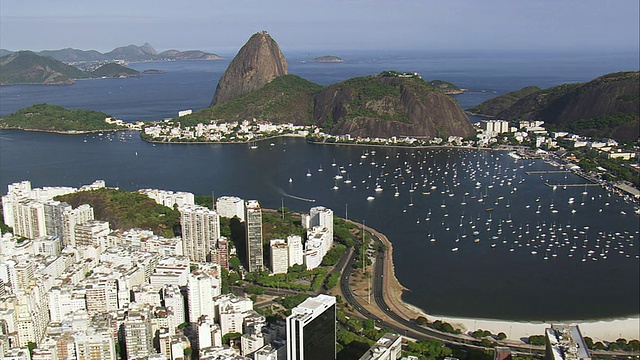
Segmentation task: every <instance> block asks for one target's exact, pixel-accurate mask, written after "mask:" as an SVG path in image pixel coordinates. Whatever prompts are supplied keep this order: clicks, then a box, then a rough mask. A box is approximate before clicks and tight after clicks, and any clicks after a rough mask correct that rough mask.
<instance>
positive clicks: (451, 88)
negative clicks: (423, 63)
mask: <svg viewBox="0 0 640 360" xmlns="http://www.w3.org/2000/svg"><path fill="white" fill-rule="evenodd" d="M429 84H430V85H431V86H433V87H434V88H436V89H438V90H440V91H441V92H442V93H443V94H447V95H455V94H461V93H462V92H464V91H466V90H463V89H461V88H460V87H459V86H457V85H455V84H453V83H450V82H448V81H444V80H431V81H429Z"/></svg>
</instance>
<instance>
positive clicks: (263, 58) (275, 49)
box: [211, 31, 288, 106]
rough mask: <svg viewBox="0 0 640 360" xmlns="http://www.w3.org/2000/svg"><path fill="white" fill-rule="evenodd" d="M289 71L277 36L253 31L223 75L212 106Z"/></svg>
mask: <svg viewBox="0 0 640 360" xmlns="http://www.w3.org/2000/svg"><path fill="white" fill-rule="evenodd" d="M287 74H288V65H287V60H286V59H285V58H284V55H283V54H282V52H281V51H280V47H279V46H278V44H277V43H276V42H275V40H273V39H272V38H271V36H269V34H267V32H266V31H262V32H259V33H256V34H253V36H251V38H250V39H249V41H247V43H246V44H244V46H243V47H242V48H241V49H240V51H239V52H238V54H237V55H236V57H235V58H233V60H232V61H231V63H230V64H229V67H228V68H227V70H226V71H225V72H224V74H223V75H222V78H220V81H219V82H218V86H217V87H216V93H215V95H214V96H213V101H212V102H211V106H214V105H218V104H221V103H223V102H225V101H227V100H231V99H233V98H235V97H237V96H239V95H242V94H246V93H249V92H251V91H255V90H257V89H259V88H261V87H262V86H264V85H265V84H267V83H269V82H270V81H271V80H273V79H275V78H277V77H280V76H283V75H287Z"/></svg>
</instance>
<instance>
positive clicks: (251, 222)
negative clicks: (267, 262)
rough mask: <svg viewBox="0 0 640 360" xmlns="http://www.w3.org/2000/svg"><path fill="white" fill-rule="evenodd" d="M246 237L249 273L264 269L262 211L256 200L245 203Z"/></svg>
mask: <svg viewBox="0 0 640 360" xmlns="http://www.w3.org/2000/svg"><path fill="white" fill-rule="evenodd" d="M246 209H247V213H246V221H245V226H246V237H247V262H248V270H249V272H254V271H261V270H263V269H264V255H263V250H262V209H261V208H260V203H258V200H249V201H247V206H246Z"/></svg>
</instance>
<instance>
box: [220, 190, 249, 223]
mask: <svg viewBox="0 0 640 360" xmlns="http://www.w3.org/2000/svg"><path fill="white" fill-rule="evenodd" d="M244 206H245V204H244V200H242V199H241V198H239V197H237V196H221V197H219V198H217V199H216V210H217V211H218V214H220V216H222V217H224V218H229V219H231V218H233V217H237V218H238V219H240V221H242V222H244V221H245V209H244Z"/></svg>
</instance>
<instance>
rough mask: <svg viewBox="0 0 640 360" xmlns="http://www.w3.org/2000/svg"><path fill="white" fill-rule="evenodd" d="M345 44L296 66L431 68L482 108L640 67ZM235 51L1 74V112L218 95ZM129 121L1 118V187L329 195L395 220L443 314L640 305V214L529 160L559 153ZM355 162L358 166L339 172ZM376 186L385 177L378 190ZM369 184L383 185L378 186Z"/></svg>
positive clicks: (175, 103)
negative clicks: (328, 142)
mask: <svg viewBox="0 0 640 360" xmlns="http://www.w3.org/2000/svg"><path fill="white" fill-rule="evenodd" d="M336 55H339V56H341V57H343V58H345V60H346V61H345V62H344V63H341V64H317V63H309V62H304V63H303V62H301V60H305V59H306V56H305V54H298V55H296V56H297V57H296V56H289V57H288V59H289V63H290V72H291V73H294V74H298V75H300V76H303V77H305V78H308V79H310V80H312V81H315V82H318V83H321V84H329V83H333V82H336V81H340V80H343V79H346V78H349V77H352V76H358V75H368V74H373V73H377V72H379V71H381V70H386V69H397V70H411V71H418V72H420V73H421V74H422V75H423V77H424V78H425V79H436V78H439V79H443V80H448V81H451V82H454V83H456V84H458V85H460V86H462V87H466V88H469V89H471V90H486V92H469V93H466V94H464V95H460V96H458V97H457V99H458V101H459V102H460V103H461V105H462V106H463V107H469V106H473V105H475V104H477V103H478V102H480V101H483V100H484V99H487V98H490V97H492V96H495V95H496V94H500V93H504V92H508V91H511V90H515V89H518V88H521V87H523V86H526V85H531V84H533V85H538V86H541V87H548V86H552V85H555V84H559V83H563V82H568V81H586V80H590V79H592V78H594V77H596V76H598V75H602V74H604V73H607V72H611V71H618V70H634V69H637V68H638V65H637V61H638V60H637V59H638V55H637V54H635V55H634V56H605V55H603V54H601V55H597V56H596V55H593V56H589V57H585V56H555V57H543V56H537V55H526V54H525V55H517V56H513V55H511V56H507V55H504V54H503V55H499V54H484V55H483V54H479V55H477V56H468V55H464V54H449V55H447V54H418V55H416V54H389V55H388V56H386V57H383V56H379V55H378V54H376V55H377V56H373V54H372V55H367V54H354V55H353V56H352V55H349V54H336ZM227 63H228V62H227V61H223V62H173V63H138V64H131V65H132V66H133V67H136V68H137V69H140V70H144V69H148V68H160V69H165V70H167V71H168V72H167V73H166V74H163V75H146V76H143V77H142V78H141V79H117V80H106V79H101V80H85V81H80V82H78V83H76V84H75V85H70V86H56V87H42V86H10V87H2V88H0V95H1V96H0V113H1V114H6V113H10V112H12V111H14V110H16V109H18V108H22V107H25V106H28V105H31V104H32V103H38V102H49V103H56V104H60V105H63V106H66V107H70V108H89V109H95V110H101V111H105V112H107V113H110V114H113V115H116V116H117V117H119V118H123V119H125V120H129V121H131V120H154V119H162V118H166V117H171V116H174V115H175V114H176V113H177V111H178V110H182V109H188V108H191V109H194V110H195V109H199V108H202V107H206V106H208V104H209V102H210V100H211V97H212V95H213V90H214V88H215V82H216V81H217V79H218V78H219V77H220V75H221V73H222V72H223V71H224V69H225V68H226V65H227ZM494 91H495V93H494ZM122 135H124V140H125V142H122V141H119V138H118V139H116V140H114V141H113V142H110V141H108V140H106V139H105V138H104V137H103V138H102V139H101V138H100V137H98V136H97V135H96V136H95V138H94V137H93V136H94V135H89V136H85V135H56V134H45V133H29V132H21V131H0V187H1V188H2V189H6V185H7V184H9V183H12V182H16V181H21V180H25V179H28V180H31V181H32V183H33V186H34V187H41V186H54V185H68V186H79V185H80V184H86V183H90V182H92V181H93V180H95V179H105V180H106V181H107V184H108V185H109V186H119V187H121V188H124V189H128V190H136V189H139V188H148V187H152V188H161V189H169V190H185V191H191V192H194V193H196V194H210V193H211V192H212V191H213V192H215V194H216V196H220V195H226V194H232V195H238V196H241V197H243V198H255V199H259V200H260V201H261V202H262V203H263V204H264V205H265V206H267V207H272V208H276V207H278V206H280V202H281V201H282V200H283V199H284V202H285V206H287V207H289V208H291V209H294V210H297V211H308V209H309V207H310V206H313V205H325V206H329V207H331V208H333V209H334V210H335V212H336V214H337V215H339V216H344V215H345V212H346V210H347V208H348V216H349V218H355V219H360V220H364V221H366V223H367V225H370V226H373V227H375V228H377V229H379V230H380V231H382V232H383V233H385V234H387V235H388V237H389V239H390V240H391V241H392V242H393V243H394V249H395V251H394V262H395V267H396V272H397V276H398V278H399V280H400V281H401V283H402V284H403V285H405V286H406V287H407V288H409V289H411V292H408V293H406V294H405V295H404V299H405V300H407V301H409V302H411V303H412V304H415V305H417V306H420V307H421V308H423V309H425V310H426V311H427V312H429V313H433V314H445V315H452V316H470V317H488V318H503V319H516V320H549V319H594V318H606V317H619V316H627V315H631V314H637V313H638V308H639V306H640V300H639V299H640V295H639V292H640V288H639V285H638V284H639V283H640V275H639V274H640V271H639V260H638V246H639V245H640V244H639V240H638V221H639V219H638V216H637V215H635V214H634V209H633V206H632V205H630V204H627V203H625V202H624V201H623V200H622V199H621V198H619V197H618V196H615V195H614V196H610V195H609V194H607V193H605V192H604V191H603V190H602V189H600V188H598V187H586V186H585V187H582V186H579V187H567V188H566V189H563V188H562V187H559V188H557V189H556V190H553V189H552V188H551V187H548V186H546V185H545V182H550V183H557V184H573V183H583V180H582V179H580V178H577V177H575V176H574V175H572V174H554V175H540V174H531V175H527V173H526V171H531V170H534V171H535V170H545V169H549V168H550V166H549V165H547V164H544V163H542V162H540V161H518V162H515V161H514V160H513V159H511V158H510V157H508V156H507V155H506V154H503V153H488V152H473V151H454V150H430V151H426V150H421V151H417V150H409V149H376V153H375V154H372V153H368V154H366V155H365V151H366V150H365V148H362V147H351V146H349V147H337V146H320V145H308V144H306V143H304V141H302V140H298V139H286V140H284V139H279V140H276V141H274V142H273V146H270V145H269V144H268V143H261V144H260V147H259V149H257V150H250V149H248V148H247V147H246V146H245V145H168V144H157V145H155V146H154V145H152V144H148V143H145V142H143V141H141V140H140V139H139V138H138V136H137V134H136V133H122ZM84 139H87V140H88V141H87V142H86V143H84V142H83V140H84ZM369 151H371V149H369ZM363 156H364V158H363ZM334 162H335V164H336V166H335V167H334V166H332V163H334ZM341 167H342V170H344V173H342V175H343V179H339V180H336V179H334V176H335V175H336V174H337V173H338V172H339V171H340V168H341ZM320 168H322V169H323V170H324V171H322V172H320V171H318V170H319V169H320ZM307 172H311V173H312V176H306V174H307ZM289 178H291V179H292V180H293V182H291V183H290V182H289V181H288V179H289ZM346 179H350V180H352V183H350V184H346V183H345V182H344V180H346ZM376 185H380V186H381V187H382V188H383V189H384V190H383V191H382V192H375V191H374V190H373V189H374V188H375V187H376ZM333 186H338V190H332V188H333ZM353 186H355V188H354V187H353ZM395 189H398V196H395ZM412 190H413V191H412ZM4 191H5V190H3V192H4ZM583 192H586V194H583ZM465 194H466V195H465ZM368 196H374V200H372V201H368V200H366V199H367V197H368ZM301 198H304V199H315V200H316V202H315V203H310V202H307V201H304V200H300V199H301ZM480 200H482V201H480ZM463 203H464V205H463ZM443 205H444V207H443ZM489 209H490V211H487V210H489ZM554 210H555V211H554ZM572 210H575V212H572ZM621 212H622V213H621ZM454 249H456V250H455V251H453V250H454Z"/></svg>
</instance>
